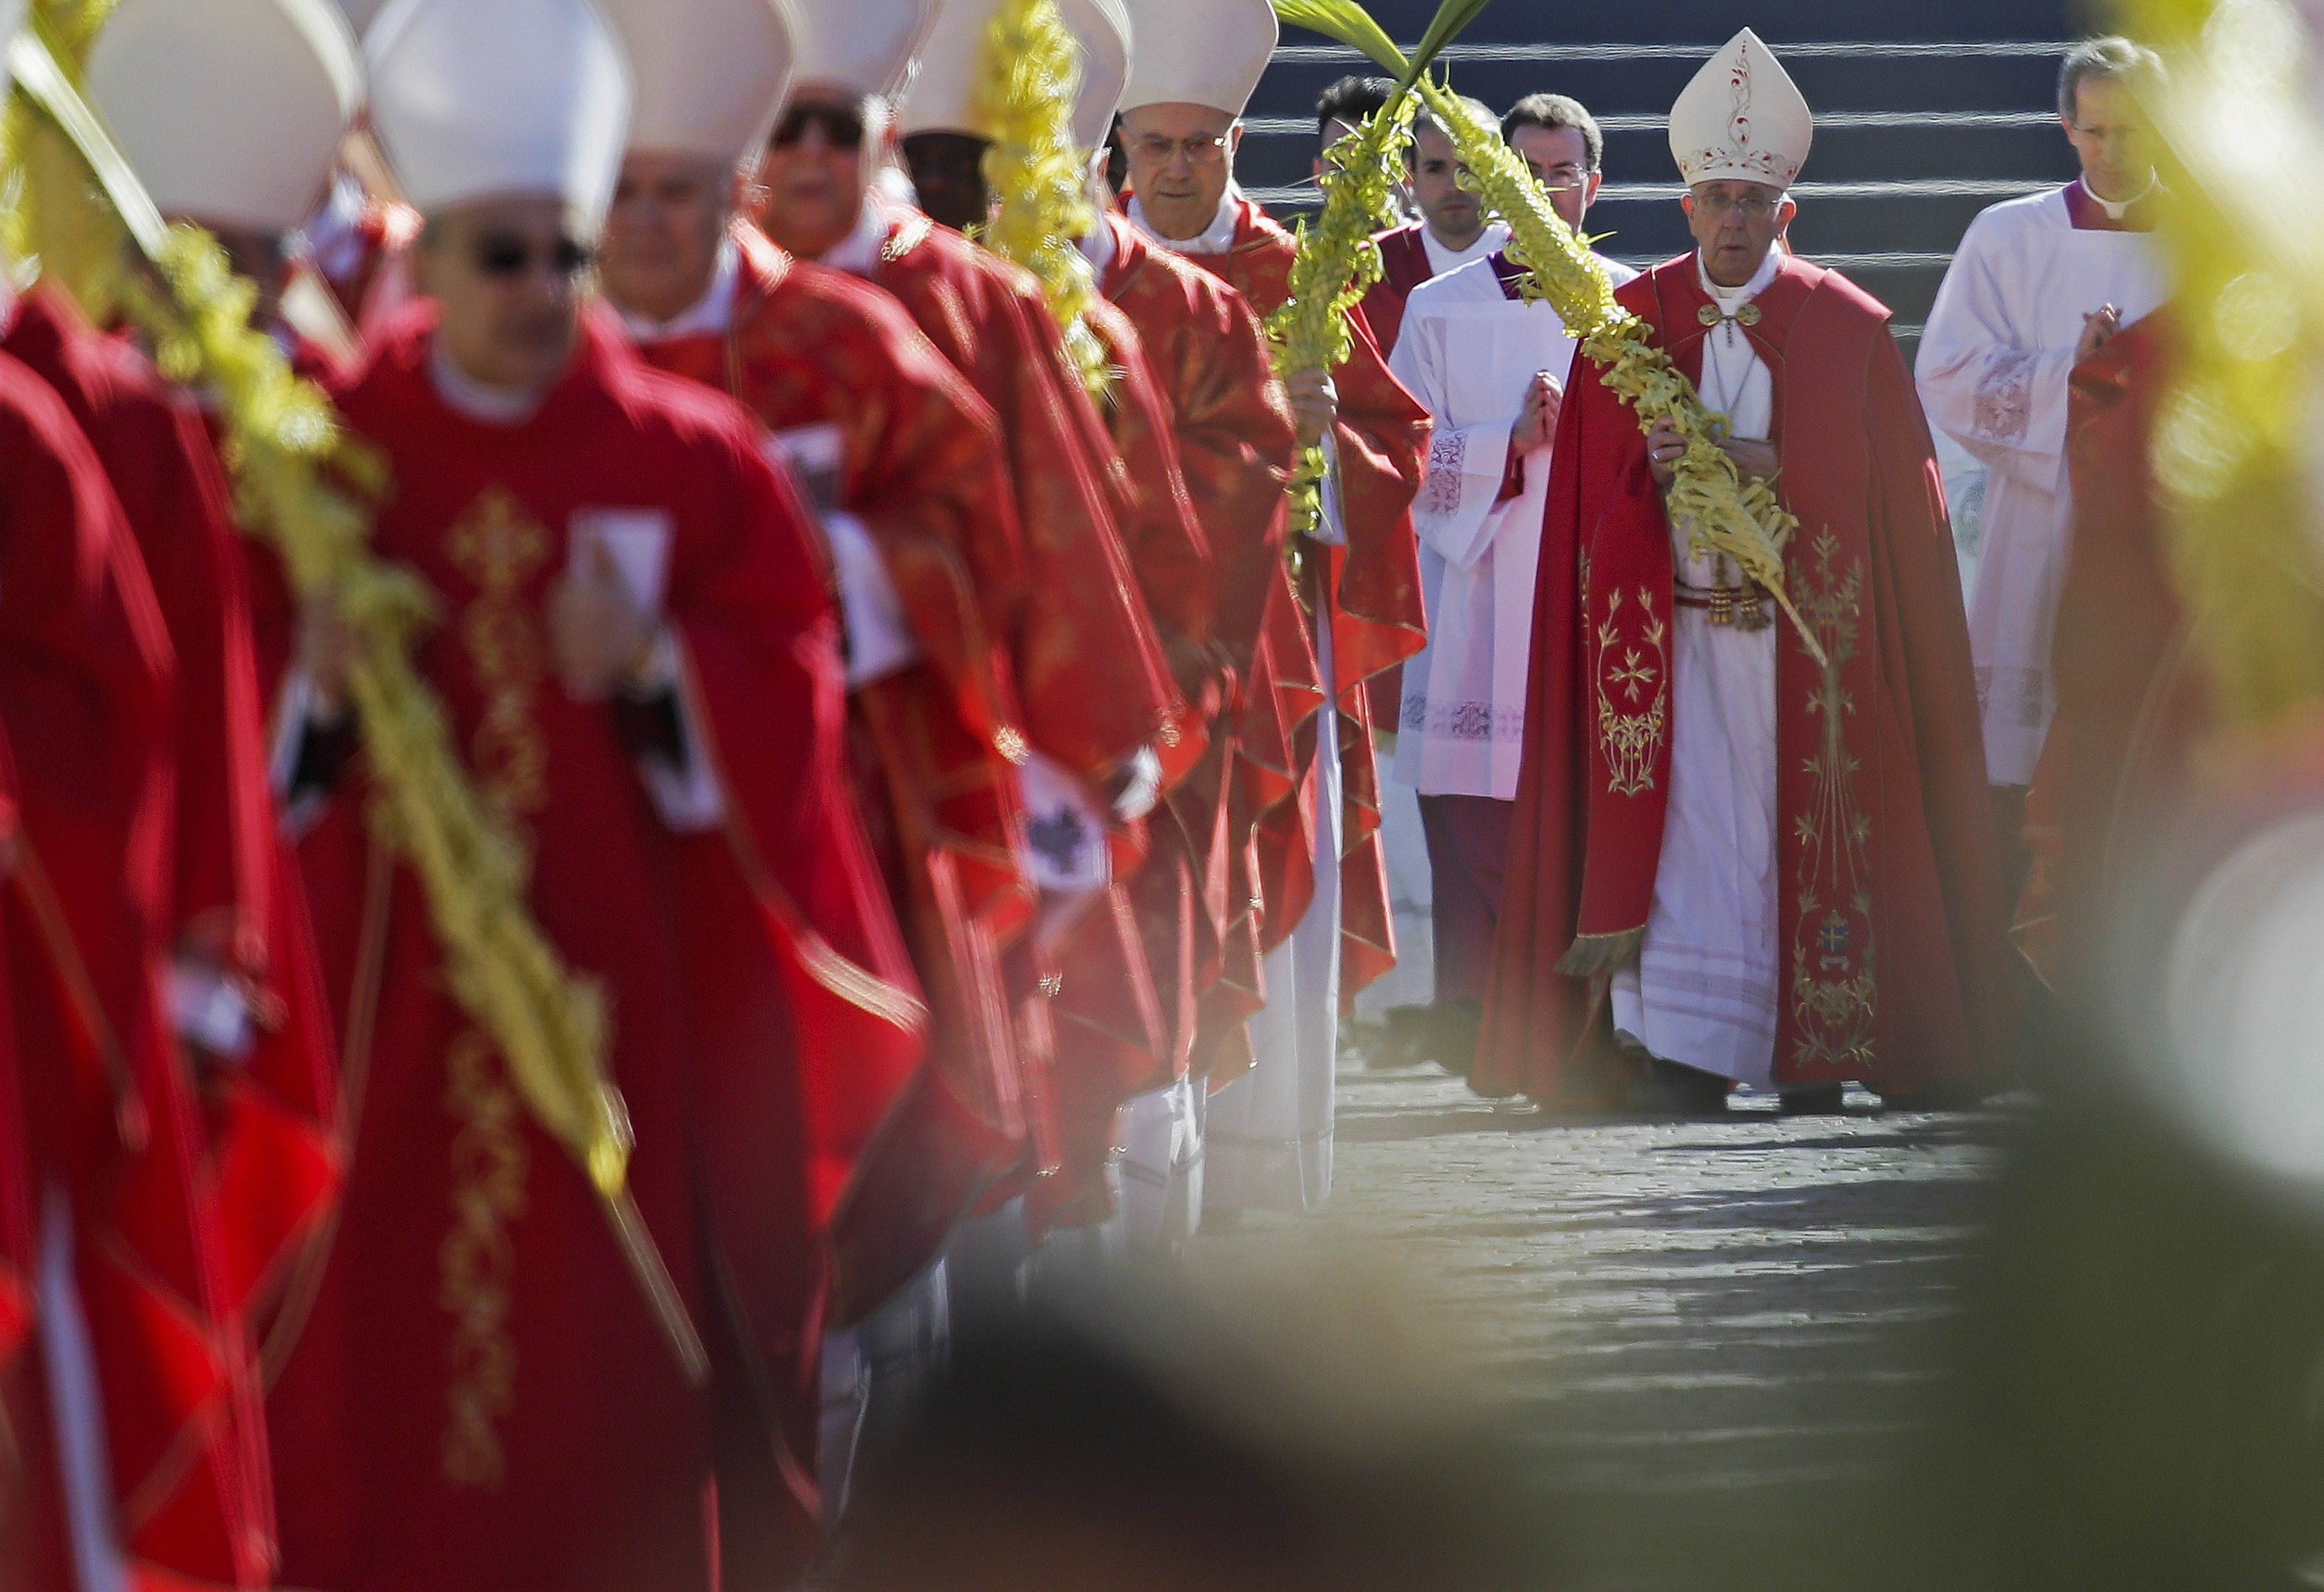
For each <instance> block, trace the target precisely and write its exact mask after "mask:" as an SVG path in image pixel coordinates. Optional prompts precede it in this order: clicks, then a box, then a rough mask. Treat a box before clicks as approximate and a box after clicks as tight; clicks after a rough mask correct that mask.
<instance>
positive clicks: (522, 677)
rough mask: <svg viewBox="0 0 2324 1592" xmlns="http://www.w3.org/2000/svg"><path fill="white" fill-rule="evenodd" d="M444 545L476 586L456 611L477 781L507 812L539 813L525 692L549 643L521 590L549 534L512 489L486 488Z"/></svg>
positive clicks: (534, 735)
mask: <svg viewBox="0 0 2324 1592" xmlns="http://www.w3.org/2000/svg"><path fill="white" fill-rule="evenodd" d="M445 550H446V551H447V553H449V554H450V556H451V558H452V562H453V563H454V564H455V565H457V566H458V567H459V569H460V571H461V573H462V574H464V575H466V576H467V577H468V578H469V579H470V580H473V581H475V583H476V585H477V587H478V595H477V596H476V597H475V600H474V601H473V602H471V603H469V604H468V606H467V609H466V612H464V613H462V615H461V616H460V635H461V639H462V640H465V641H466V643H467V646H468V659H469V662H470V663H471V665H472V666H473V667H475V676H476V684H477V686H478V687H479V688H480V689H481V690H482V692H483V695H484V716H483V718H482V719H481V720H480V721H479V722H478V723H477V725H476V735H475V744H474V746H473V747H472V748H471V753H472V756H473V757H474V759H475V768H476V780H477V783H478V785H479V786H481V787H482V788H483V790H484V796H486V798H487V799H489V800H492V801H494V802H497V803H498V804H499V805H501V806H502V807H503V809H504V810H505V811H507V812H509V813H512V814H516V813H532V812H538V811H539V809H540V805H541V804H542V803H543V802H544V801H546V800H547V799H548V778H547V776H548V772H549V743H548V741H547V740H546V739H545V738H544V737H543V736H542V735H541V732H540V726H539V724H538V723H537V722H535V721H534V719H533V716H532V694H533V691H534V689H535V688H536V687H537V686H539V684H540V682H541V680H542V678H543V677H544V676H546V674H547V673H548V648H547V643H546V641H545V640H544V639H543V638H542V636H541V633H540V619H539V615H538V614H536V613H535V612H533V608H532V604H531V603H530V602H528V601H527V600H526V598H525V595H524V588H525V584H526V583H527V582H528V581H530V579H531V578H532V576H533V574H534V572H535V571H537V570H539V567H540V566H541V564H542V563H543V562H544V561H545V560H546V559H547V558H548V557H549V533H548V532H547V531H545V530H543V529H541V528H540V527H539V525H538V524H536V523H535V522H534V521H533V520H531V519H530V518H529V517H527V515H526V514H525V512H524V506H523V505H522V504H521V503H520V502H517V499H516V494H515V493H513V492H510V491H509V490H508V489H507V488H506V487H502V486H493V487H487V488H485V489H484V492H481V493H479V494H478V495H477V498H476V501H475V502H473V503H471V504H469V505H468V507H467V510H466V512H464V513H463V514H462V515H461V516H460V518H459V519H458V520H456V521H454V522H453V525H452V529H451V531H450V533H449V534H448V535H447V538H446V539H445Z"/></svg>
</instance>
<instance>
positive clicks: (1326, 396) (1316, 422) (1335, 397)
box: [1283, 371, 1340, 447]
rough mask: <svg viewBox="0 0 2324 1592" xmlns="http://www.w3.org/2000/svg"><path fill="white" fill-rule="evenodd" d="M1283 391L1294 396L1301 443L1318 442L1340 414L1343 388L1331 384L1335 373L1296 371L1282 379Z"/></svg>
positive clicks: (1294, 417) (1293, 413)
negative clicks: (1340, 390) (1341, 390)
mask: <svg viewBox="0 0 2324 1592" xmlns="http://www.w3.org/2000/svg"><path fill="white" fill-rule="evenodd" d="M1283 391H1284V393H1285V395H1286V397H1288V398H1289V399H1290V400H1291V419H1292V423H1293V424H1294V425H1295V426H1296V427H1297V428H1298V429H1299V446H1301V447H1314V446H1316V445H1317V444H1319V443H1321V442H1322V441H1323V434H1324V433H1325V432H1327V431H1329V430H1331V428H1332V423H1333V421H1335V420H1337V419H1339V418H1340V392H1339V389H1338V388H1336V387H1334V386H1333V385H1332V373H1331V372H1329V371H1294V372H1293V373H1291V374H1289V375H1288V376H1286V377H1285V378H1284V379H1283Z"/></svg>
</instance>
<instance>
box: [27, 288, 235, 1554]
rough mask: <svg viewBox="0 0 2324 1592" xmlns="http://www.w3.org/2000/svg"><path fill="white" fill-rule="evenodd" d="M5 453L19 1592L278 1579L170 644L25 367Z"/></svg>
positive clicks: (54, 400)
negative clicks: (208, 1137)
mask: <svg viewBox="0 0 2324 1592" xmlns="http://www.w3.org/2000/svg"><path fill="white" fill-rule="evenodd" d="M8 308H10V309H11V310H12V311H13V310H14V309H15V308H17V307H16V306H14V305H13V304H12V305H10V306H9V307H8ZM0 453H5V465H0V480H5V482H6V483H8V484H7V489H6V492H5V506H0V640H5V645H0V655H5V664H0V732H5V736H6V739H7V741H8V742H9V744H10V746H11V747H12V748H13V749H14V751H15V754H16V763H15V798H16V812H17V815H18V818H19V820H20V823H19V827H18V828H17V830H16V832H15V834H14V840H13V842H12V844H11V845H10V846H9V848H8V861H9V864H10V871H9V877H8V879H7V888H6V889H5V937H6V941H7V951H8V956H9V964H8V965H9V973H8V980H7V984H8V1000H9V1004H10V1006H11V1007H12V1008H13V1011H14V1040H15V1045H16V1055H17V1062H18V1066H17V1083H18V1086H19V1088H20V1089H21V1090H22V1107H21V1116H22V1118H23V1127H24V1141H25V1144H26V1146H27V1147H28V1149H29V1150H30V1152H31V1155H32V1161H31V1164H30V1166H29V1168H28V1169H26V1170H27V1171H28V1173H29V1175H28V1176H27V1178H26V1183H27V1185H28V1186H27V1189H26V1193H27V1195H28V1197H29V1199H30V1201H31V1202H32V1206H33V1210H32V1213H31V1214H32V1218H33V1219H34V1220H35V1221H36V1222H37V1224H38V1233H39V1272H40V1276H41V1285H40V1290H39V1300H40V1312H39V1318H38V1329H37V1334H36V1339H35V1343H34V1345H33V1348H32V1350H31V1351H30V1352H27V1353H26V1354H24V1355H23V1356H22V1357H20V1358H19V1360H18V1362H17V1364H16V1365H15V1367H14V1370H13V1374H12V1376H11V1377H10V1379H9V1382H8V1385H7V1386H6V1390H5V1398H6V1410H5V1418H6V1421H7V1424H8V1426H9V1427H10V1429H11V1431H12V1433H13V1436H14V1443H13V1445H12V1448H13V1452H12V1455H11V1459H10V1463H11V1465H12V1467H13V1468H14V1472H15V1474H14V1479H13V1481H12V1484H11V1486H10V1487H9V1488H8V1489H7V1491H8V1501H9V1508H8V1511H7V1514H8V1516H9V1518H8V1519H7V1520H6V1522H5V1525H0V1534H5V1541H0V1566H5V1568H0V1578H9V1579H12V1584H25V1585H30V1586H32V1587H42V1588H51V1587H74V1586H87V1585H88V1584H90V1583H91V1582H93V1581H94V1582H98V1583H100V1584H101V1583H103V1582H105V1581H107V1580H109V1579H111V1578H115V1577H118V1576H120V1575H122V1574H123V1573H124V1570H125V1571H126V1572H127V1573H132V1574H136V1575H139V1576H153V1575H161V1574H163V1573H166V1574H168V1575H171V1576H175V1577H179V1578H185V1579H189V1580H194V1581H207V1582H211V1583H216V1584H219V1585H226V1586H238V1587H256V1586H260V1585H263V1584H264V1583H265V1582H266V1580H267V1579H268V1578H269V1576H270V1574H271V1570H272V1521H271V1519H270V1515H269V1511H268V1507H267V1498H266V1477H265V1474H264V1460H263V1445H261V1444H260V1443H259V1442H258V1441H257V1435H258V1434H257V1427H256V1425H255V1422H254V1420H253V1419H252V1418H251V1417H252V1415H253V1413H254V1403H252V1402H251V1401H253V1400H254V1397H255V1391H256V1390H255V1385H254V1381H253V1379H252V1367H251V1365H250V1357H249V1352H248V1348H247V1345H246V1343H245V1342H244V1337H243V1332H242V1328H241V1326H240V1323H239V1321H238V1319H237V1317H236V1314H235V1310H234V1307H233V1304H232V1302H231V1300H230V1298H229V1286H228V1275H227V1265H226V1259H225V1257H224V1256H223V1255H222V1254H221V1252H220V1245H219V1241H218V1232H217V1213H216V1209H215V1204H214V1201H213V1199H212V1193H211V1179H210V1176H209V1173H208V1167H206V1166H205V1165H204V1164H203V1160H202V1155H201V1148H200V1146H201V1143H202V1127H201V1119H200V1115H199V1109H198V1103H197V1101H196V1100H195V1098H194V1095H193V1091H192V1089H191V1087H190V1079H189V1076H188V1074H187V1072H186V1070H185V1068H184V1065H183V1063H182V1059H181V1058H180V1054H179V1053H178V1050H177V1048H176V1045H175V1044H174V1041H173V1037H172V1035H171V1033H170V1028H169V1019H168V1012H167V1008H166V1005H165V1000H164V988H163V975H164V971H165V969H166V967H167V962H168V944H169V937H170V933H171V926H172V922H173V917H172V903H173V895H174V891H173V881H172V879H171V866H170V833H171V817H172V809H173V805H174V802H175V795H174V789H173V785H172V778H171V776H172V760H173V756H174V751H175V744H176V739H177V732H176V727H175V722H174V719H173V713H174V702H173V695H172V686H173V678H172V677H173V674H174V663H173V660H172V658H171V648H170V638H169V634H168V632H167V630H166V629H165V628H164V626H163V623H162V618H161V611H160V609H159V607H158V606H157V604H156V603H155V601H154V596H153V594H152V588H151V586H150V584H148V581H147V578H146V575H145V573H144V569H143V565H142V563H141V561H140V559H139V557H138V552H137V546H136V543H135V540H134V538H132V536H131V534H130V531H129V528H128V527H127V525H126V524H125V523H124V520H123V518H122V512H121V508H120V505H119V503H118V502H117V501H116V500H115V497H114V494H113V492H112V489H111V488H110V486H108V485H107V483H106V478H105V474H104V468H103V466H102V465H100V463H99V462H98V460H97V456H96V455H95V453H94V452H93V451H92V449H91V448H90V446H89V444H88V441H87V439H86V438H85V437H83V436H82V435H81V433H80V431H79V430H78V428H77V427H75V425H74V424H73V422H72V419H71V417H70V414H69V411H68V410H67V409H66V406H65V404H64V402H63V400H61V399H60V398H59V397H58V396H57V395H56V394H55V392H54V391H51V389H50V388H49V387H48V386H47V385H46V384H45V383H43V382H41V381H40V380H39V379H38V378H37V377H36V376H34V375H33V374H32V373H31V372H30V371H29V370H27V369H26V368H25V367H24V366H23V365H22V364H20V363H17V362H16V361H15V360H14V359H13V358H0Z"/></svg>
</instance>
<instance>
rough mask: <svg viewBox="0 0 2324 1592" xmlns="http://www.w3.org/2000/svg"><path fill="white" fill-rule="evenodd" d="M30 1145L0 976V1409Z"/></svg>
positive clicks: (28, 1188) (1, 1559) (4, 803)
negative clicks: (26, 1136)
mask: <svg viewBox="0 0 2324 1592" xmlns="http://www.w3.org/2000/svg"><path fill="white" fill-rule="evenodd" d="M18 828H19V821H18V817H17V811H16V770H15V764H14V759H12V758H11V757H10V756H9V755H8V746H7V742H6V740H5V737H0V851H8V850H11V849H13V848H14V846H15V844H16V842H17V840H18V833H17V832H18ZM6 934H7V925H6V924H5V921H0V968H5V967H7V966H8V965H9V964H8V962H7V960H6V958H7V945H6ZM38 1265H39V1260H38V1256H37V1255H36V1253H35V1251H34V1248H33V1238H32V1146H29V1145H28V1144H26V1143H25V1140H24V1096H23V1083H22V1082H21V1081H20V1073H19V1072H18V1067H17V1060H16V1017H15V1003H14V1001H12V1000H10V999H8V998H7V982H6V980H5V978H0V1407H5V1404H6V1403H7V1402H8V1398H7V1393H6V1389H7V1388H8V1386H9V1385H10V1382H11V1378H10V1376H9V1371H10V1367H13V1366H14V1364H15V1361H16V1351H17V1350H19V1349H20V1348H23V1346H24V1340H25V1339H26V1337H27V1336H28V1335H29V1334H30V1333H31V1331H32V1307H33V1287H34V1274H35V1272H36V1270H37V1267H38ZM10 1513H11V1512H10V1511H8V1510H6V1509H0V1563H5V1560H6V1557H7V1552H8V1550H7V1548H6V1547H5V1544H6V1543H7V1542H9V1541H11V1540H12V1539H13V1525H12V1522H11V1521H10V1520H9V1518H8V1516H9V1514H10Z"/></svg>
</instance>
